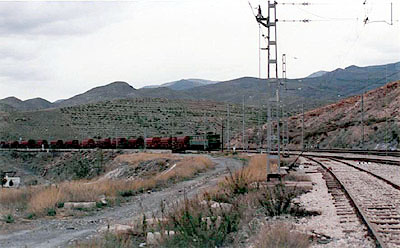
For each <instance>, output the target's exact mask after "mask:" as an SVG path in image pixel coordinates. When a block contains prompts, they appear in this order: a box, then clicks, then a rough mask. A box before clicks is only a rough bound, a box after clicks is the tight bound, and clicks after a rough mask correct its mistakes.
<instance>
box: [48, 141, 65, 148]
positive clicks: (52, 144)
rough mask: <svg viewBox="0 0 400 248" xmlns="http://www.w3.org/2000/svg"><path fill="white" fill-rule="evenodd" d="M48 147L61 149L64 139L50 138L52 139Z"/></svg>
mask: <svg viewBox="0 0 400 248" xmlns="http://www.w3.org/2000/svg"><path fill="white" fill-rule="evenodd" d="M50 148H52V149H62V148H64V141H62V140H52V141H50Z"/></svg>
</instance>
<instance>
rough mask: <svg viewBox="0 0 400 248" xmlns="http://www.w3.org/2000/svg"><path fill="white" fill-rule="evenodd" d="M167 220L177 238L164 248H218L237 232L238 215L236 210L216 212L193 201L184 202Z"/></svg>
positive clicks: (205, 205)
mask: <svg viewBox="0 0 400 248" xmlns="http://www.w3.org/2000/svg"><path fill="white" fill-rule="evenodd" d="M169 219H170V220H171V225H172V229H173V230H175V233H176V235H175V236H173V238H171V239H169V240H166V242H165V243H164V246H165V247H219V246H221V245H223V244H224V243H225V242H226V240H227V239H228V238H229V237H230V234H231V233H233V232H236V231H237V230H238V227H239V221H240V214H239V212H238V211H237V209H236V208H232V209H231V210H229V211H227V210H224V211H221V210H219V211H217V210H216V209H213V208H212V207H211V206H210V204H204V203H201V202H200V201H199V200H198V199H196V200H191V201H189V200H185V202H184V206H183V208H181V209H179V210H178V211H176V212H174V213H172V214H171V215H170V216H169ZM167 228H168V227H167Z"/></svg>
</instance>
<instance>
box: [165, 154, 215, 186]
mask: <svg viewBox="0 0 400 248" xmlns="http://www.w3.org/2000/svg"><path fill="white" fill-rule="evenodd" d="M213 166H214V164H213V162H212V161H211V160H210V159H208V158H206V157H200V156H196V157H186V158H184V159H183V160H182V161H180V162H178V163H177V164H176V166H175V167H174V168H172V167H171V168H172V169H171V170H167V171H166V172H165V173H163V174H161V175H159V176H157V180H162V181H167V180H170V179H185V178H189V177H192V176H193V175H195V174H197V173H199V172H202V171H205V170H208V169H211V168H212V167H213Z"/></svg>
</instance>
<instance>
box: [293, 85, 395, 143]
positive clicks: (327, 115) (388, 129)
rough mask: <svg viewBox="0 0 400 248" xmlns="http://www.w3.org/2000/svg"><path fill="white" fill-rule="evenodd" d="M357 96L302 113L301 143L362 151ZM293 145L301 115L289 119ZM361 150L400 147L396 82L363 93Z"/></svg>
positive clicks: (297, 137) (359, 105) (298, 134)
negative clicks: (302, 137)
mask: <svg viewBox="0 0 400 248" xmlns="http://www.w3.org/2000/svg"><path fill="white" fill-rule="evenodd" d="M361 120H362V119H361V96H360V95H358V96H353V97H349V98H346V99H343V100H341V101H339V102H337V103H334V104H330V105H327V106H324V107H321V108H318V109H315V110H312V111H309V112H306V113H305V143H306V144H307V145H308V146H309V147H310V146H319V147H320V148H362V135H361V134H362V131H361V130H362V128H361ZM290 130H291V131H292V132H291V134H290V136H291V139H292V142H293V143H294V144H297V145H298V144H300V140H301V115H297V116H294V117H292V118H291V119H290ZM364 130H365V136H364V137H365V143H364V148H369V149H396V148H397V149H398V148H400V139H399V137H400V81H397V82H393V83H389V84H386V85H385V86H382V87H380V88H378V89H375V90H372V91H369V92H366V93H365V94H364Z"/></svg>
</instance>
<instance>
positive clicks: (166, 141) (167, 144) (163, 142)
mask: <svg viewBox="0 0 400 248" xmlns="http://www.w3.org/2000/svg"><path fill="white" fill-rule="evenodd" d="M160 148H162V149H171V148H172V137H168V138H167V137H164V138H161V139H160Z"/></svg>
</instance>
